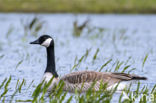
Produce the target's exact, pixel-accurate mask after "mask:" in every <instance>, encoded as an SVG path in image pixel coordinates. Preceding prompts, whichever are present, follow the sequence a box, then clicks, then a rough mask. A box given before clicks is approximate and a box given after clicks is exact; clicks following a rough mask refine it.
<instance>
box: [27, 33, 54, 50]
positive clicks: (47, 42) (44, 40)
mask: <svg viewBox="0 0 156 103" xmlns="http://www.w3.org/2000/svg"><path fill="white" fill-rule="evenodd" d="M30 44H39V45H41V46H44V47H46V48H48V47H50V46H54V40H53V38H52V37H51V36H49V35H42V36H40V37H39V38H38V39H37V40H35V41H33V42H30Z"/></svg>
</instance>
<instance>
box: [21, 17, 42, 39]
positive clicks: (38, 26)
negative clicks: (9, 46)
mask: <svg viewBox="0 0 156 103" xmlns="http://www.w3.org/2000/svg"><path fill="white" fill-rule="evenodd" d="M21 24H22V26H23V29H24V35H25V36H27V35H28V34H31V35H33V36H35V37H37V35H38V33H39V32H40V31H41V30H42V28H43V25H44V21H43V20H41V19H39V18H38V17H34V18H32V19H31V20H23V19H22V20H21Z"/></svg>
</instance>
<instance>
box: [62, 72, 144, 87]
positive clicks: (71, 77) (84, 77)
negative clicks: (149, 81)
mask: <svg viewBox="0 0 156 103" xmlns="http://www.w3.org/2000/svg"><path fill="white" fill-rule="evenodd" d="M136 78H137V79H138V80H139V79H140V80H141V78H142V77H139V76H136V75H130V74H126V73H108V72H95V71H80V72H73V73H70V74H67V75H65V76H63V77H62V78H61V80H63V81H65V82H68V83H71V84H79V83H83V82H85V83H87V82H88V83H89V82H94V81H101V80H102V81H103V83H108V86H111V85H113V84H115V83H118V82H120V81H128V80H134V79H136ZM143 80H144V79H143Z"/></svg>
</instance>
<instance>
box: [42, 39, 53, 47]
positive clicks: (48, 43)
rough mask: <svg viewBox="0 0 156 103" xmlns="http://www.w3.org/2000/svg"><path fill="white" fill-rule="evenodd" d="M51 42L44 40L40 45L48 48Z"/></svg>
mask: <svg viewBox="0 0 156 103" xmlns="http://www.w3.org/2000/svg"><path fill="white" fill-rule="evenodd" d="M51 41H52V39H51V38H48V39H46V40H45V41H44V42H43V43H42V44H41V45H42V46H45V47H49V46H50V43H51Z"/></svg>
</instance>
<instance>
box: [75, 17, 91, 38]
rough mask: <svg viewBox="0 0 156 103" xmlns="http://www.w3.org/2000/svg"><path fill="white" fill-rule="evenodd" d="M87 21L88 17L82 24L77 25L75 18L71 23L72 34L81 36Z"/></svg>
mask: <svg viewBox="0 0 156 103" xmlns="http://www.w3.org/2000/svg"><path fill="white" fill-rule="evenodd" d="M88 22H89V19H87V20H86V21H84V22H83V24H81V25H78V21H77V20H75V21H74V23H73V35H74V36H77V37H79V36H81V35H82V32H83V30H84V29H85V28H86V26H87V24H88Z"/></svg>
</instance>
